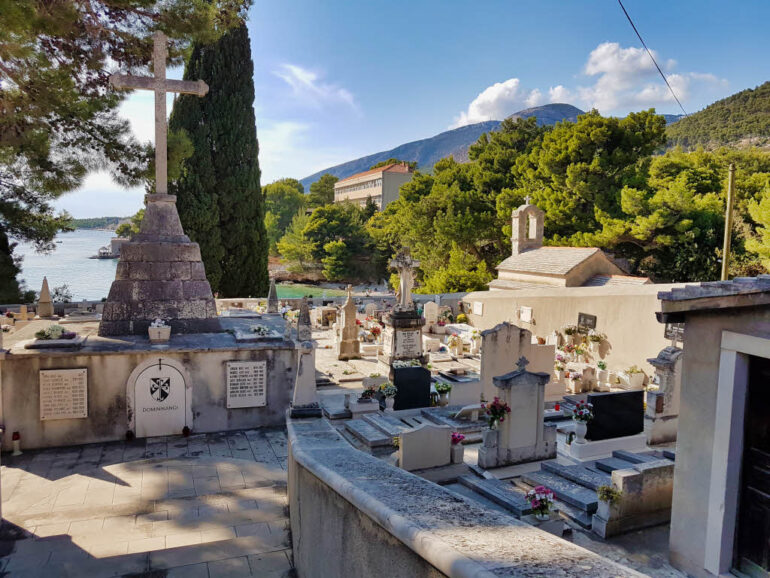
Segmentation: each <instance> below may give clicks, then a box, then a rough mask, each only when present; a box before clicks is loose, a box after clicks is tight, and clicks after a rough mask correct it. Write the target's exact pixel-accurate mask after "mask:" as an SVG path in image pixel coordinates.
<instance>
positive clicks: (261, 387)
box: [227, 361, 267, 408]
mask: <svg viewBox="0 0 770 578" xmlns="http://www.w3.org/2000/svg"><path fill="white" fill-rule="evenodd" d="M266 405H267V361H228V362H227V407H228V408H237V407H264V406H266Z"/></svg>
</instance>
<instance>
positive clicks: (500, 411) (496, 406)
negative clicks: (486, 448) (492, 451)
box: [481, 396, 511, 430]
mask: <svg viewBox="0 0 770 578" xmlns="http://www.w3.org/2000/svg"><path fill="white" fill-rule="evenodd" d="M481 409H483V410H484V412H485V413H486V414H487V422H488V423H489V429H491V430H496V429H497V428H498V426H499V425H500V424H501V423H502V422H504V421H505V416H507V415H508V414H509V413H511V408H510V406H509V405H508V404H507V403H505V402H504V401H503V400H501V399H500V398H499V397H497V396H495V399H494V400H492V403H489V404H488V403H482V404H481Z"/></svg>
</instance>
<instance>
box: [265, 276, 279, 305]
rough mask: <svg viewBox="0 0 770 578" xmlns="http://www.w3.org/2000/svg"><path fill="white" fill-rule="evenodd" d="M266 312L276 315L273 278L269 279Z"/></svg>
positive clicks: (276, 292)
mask: <svg viewBox="0 0 770 578" xmlns="http://www.w3.org/2000/svg"><path fill="white" fill-rule="evenodd" d="M267 312H268V313H278V290H277V289H276V288H275V278H271V279H270V290H269V291H268V293H267Z"/></svg>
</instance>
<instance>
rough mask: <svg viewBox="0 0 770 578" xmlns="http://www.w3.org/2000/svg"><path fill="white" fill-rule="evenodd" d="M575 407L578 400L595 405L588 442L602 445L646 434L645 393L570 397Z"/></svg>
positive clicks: (566, 398) (629, 392)
mask: <svg viewBox="0 0 770 578" xmlns="http://www.w3.org/2000/svg"><path fill="white" fill-rule="evenodd" d="M564 399H565V400H567V401H568V402H570V403H572V404H574V403H576V402H577V401H578V400H580V401H587V402H588V403H590V404H592V405H593V414H594V418H593V419H592V420H591V421H590V422H588V430H587V431H586V439H587V440H589V441H600V440H607V439H614V438H620V437H627V436H634V435H637V434H640V433H642V432H643V431H644V391H642V390H634V391H614V392H611V393H588V394H585V393H583V394H578V395H566V396H564Z"/></svg>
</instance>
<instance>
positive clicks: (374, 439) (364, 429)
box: [345, 419, 392, 448]
mask: <svg viewBox="0 0 770 578" xmlns="http://www.w3.org/2000/svg"><path fill="white" fill-rule="evenodd" d="M345 429H346V430H347V431H349V432H350V433H351V434H353V435H354V436H355V437H357V438H358V439H359V440H361V441H362V442H363V443H364V444H366V445H367V446H369V447H370V448H374V447H379V446H387V445H390V444H391V443H392V440H391V438H390V437H389V436H388V435H386V434H384V433H382V432H381V431H380V430H378V429H377V428H376V427H374V426H373V425H372V424H370V423H369V422H367V421H364V420H362V419H351V420H350V421H346V422H345Z"/></svg>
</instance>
